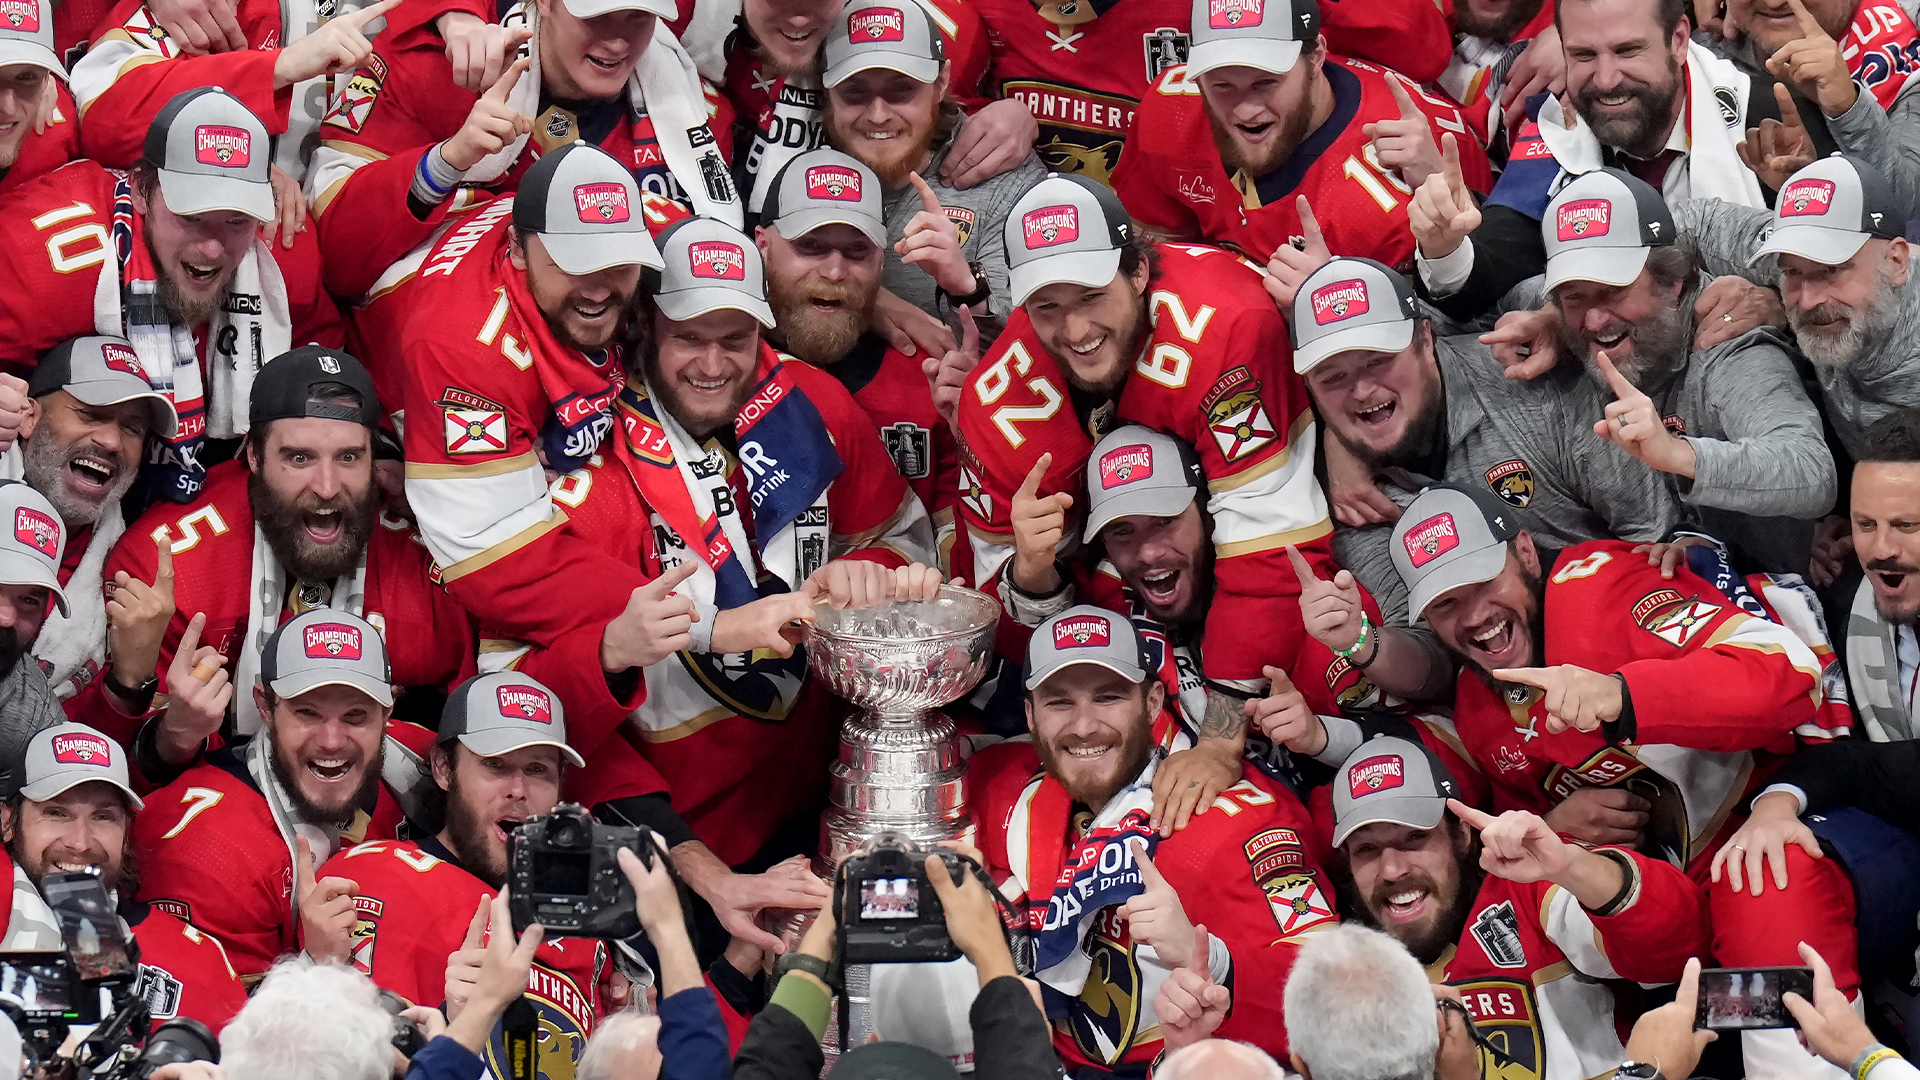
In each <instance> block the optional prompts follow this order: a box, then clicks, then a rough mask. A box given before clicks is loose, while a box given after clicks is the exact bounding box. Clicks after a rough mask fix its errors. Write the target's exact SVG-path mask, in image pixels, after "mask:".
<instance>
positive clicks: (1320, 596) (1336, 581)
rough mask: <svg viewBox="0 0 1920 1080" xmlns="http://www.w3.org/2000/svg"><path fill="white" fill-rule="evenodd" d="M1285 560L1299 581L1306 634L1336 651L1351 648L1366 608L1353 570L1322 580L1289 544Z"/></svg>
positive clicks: (1303, 557)
mask: <svg viewBox="0 0 1920 1080" xmlns="http://www.w3.org/2000/svg"><path fill="white" fill-rule="evenodd" d="M1287 561H1288V562H1291V563H1292V564H1293V574H1294V576H1295V577H1297V578H1299V579H1300V618H1301V621H1302V622H1304V623H1305V624H1306V628H1307V633H1309V634H1312V635H1313V640H1315V641H1317V642H1319V643H1320V644H1322V645H1325V646H1326V647H1327V648H1329V649H1332V650H1333V651H1335V652H1340V651H1342V650H1345V649H1351V648H1353V647H1354V644H1355V643H1356V642H1358V641H1359V640H1360V625H1361V621H1362V620H1363V619H1365V618H1366V615H1367V609H1366V605H1365V603H1363V601H1362V598H1361V593H1360V584H1359V583H1358V582H1356V581H1354V579H1353V573H1352V571H1349V570H1345V569H1341V570H1336V571H1334V574H1333V580H1331V581H1327V580H1323V579H1322V578H1321V577H1320V574H1319V573H1318V572H1317V571H1315V570H1314V568H1313V567H1312V565H1311V564H1309V563H1308V562H1307V560H1306V558H1305V556H1302V555H1301V554H1300V549H1299V548H1297V547H1294V546H1293V545H1292V544H1288V545H1287Z"/></svg>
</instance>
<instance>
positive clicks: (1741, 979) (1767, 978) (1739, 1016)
mask: <svg viewBox="0 0 1920 1080" xmlns="http://www.w3.org/2000/svg"><path fill="white" fill-rule="evenodd" d="M1789 990H1792V991H1794V992H1795V993H1797V994H1799V995H1800V996H1802V997H1807V998H1810V997H1811V995H1812V992H1813V977H1812V972H1810V971H1808V970H1807V969H1806V968H1730V969H1726V970H1719V971H1714V970H1708V971H1703V972H1701V973H1700V1008H1699V1015H1698V1017H1697V1018H1696V1025H1697V1026H1699V1027H1704V1028H1710V1029H1712V1030H1715V1031H1746V1030H1753V1029H1758V1028H1790V1027H1797V1026H1798V1025H1797V1024H1796V1023H1795V1022H1794V1019H1793V1014H1792V1013H1791V1012H1789V1011H1787V1006H1786V1003H1785V1002H1784V1001H1782V1000H1781V997H1780V995H1782V994H1784V993H1786V992H1787V991H1789Z"/></svg>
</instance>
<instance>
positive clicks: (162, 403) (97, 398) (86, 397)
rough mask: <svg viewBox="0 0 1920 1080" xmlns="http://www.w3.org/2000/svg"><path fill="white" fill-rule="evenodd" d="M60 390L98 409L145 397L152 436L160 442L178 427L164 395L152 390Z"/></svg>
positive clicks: (96, 385)
mask: <svg viewBox="0 0 1920 1080" xmlns="http://www.w3.org/2000/svg"><path fill="white" fill-rule="evenodd" d="M60 389H62V390H65V391H66V392H67V393H69V394H72V395H73V396H74V398H75V399H77V400H78V401H80V402H81V403H82V404H85V405H93V406H97V407H101V408H105V407H106V406H108V405H119V404H122V403H124V402H128V401H138V400H140V399H142V398H145V399H146V400H147V401H149V402H151V403H152V404H153V433H154V434H155V435H158V436H160V437H161V438H163V439H171V438H173V436H174V433H175V432H176V431H178V430H179V428H180V414H179V413H177V412H175V411H174V408H173V402H171V401H168V400H167V395H165V394H162V393H160V392H158V391H156V390H135V391H132V392H131V393H129V392H127V387H126V384H124V383H118V382H89V383H68V384H67V385H65V386H63V387H61V388H60Z"/></svg>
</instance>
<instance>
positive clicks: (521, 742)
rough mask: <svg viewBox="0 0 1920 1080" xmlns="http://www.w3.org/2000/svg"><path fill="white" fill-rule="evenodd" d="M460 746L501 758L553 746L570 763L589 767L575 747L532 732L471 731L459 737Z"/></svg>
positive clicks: (482, 755) (484, 754)
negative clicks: (515, 752) (531, 749)
mask: <svg viewBox="0 0 1920 1080" xmlns="http://www.w3.org/2000/svg"><path fill="white" fill-rule="evenodd" d="M458 738H459V739H460V745H462V746H464V747H466V748H467V749H469V750H471V751H473V752H474V753H476V754H479V755H480V756H481V757H500V756H502V755H504V754H511V753H513V752H514V751H515V750H525V749H526V748H527V747H529V746H551V747H554V748H555V749H557V750H559V751H560V753H561V754H562V755H564V756H565V757H566V759H567V760H568V761H571V762H573V763H574V765H575V766H577V767H579V768H582V769H584V768H586V767H587V759H585V758H583V757H581V756H580V754H579V752H578V751H576V750H574V748H573V747H571V746H568V745H567V744H566V743H565V742H563V741H561V740H559V739H543V738H541V737H540V736H538V735H536V734H534V733H532V732H530V731H509V730H504V729H503V730H499V731H469V732H465V733H463V734H461V735H460V736H458Z"/></svg>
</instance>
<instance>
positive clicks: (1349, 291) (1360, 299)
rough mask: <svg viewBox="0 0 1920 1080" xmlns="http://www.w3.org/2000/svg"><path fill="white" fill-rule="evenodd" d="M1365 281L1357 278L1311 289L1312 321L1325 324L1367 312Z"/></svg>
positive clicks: (1321, 324)
mask: <svg viewBox="0 0 1920 1080" xmlns="http://www.w3.org/2000/svg"><path fill="white" fill-rule="evenodd" d="M1367 307H1368V304H1367V283H1366V282H1364V281H1361V280H1360V279H1359V278H1354V279H1352V280H1350V281H1336V282H1334V283H1333V284H1331V285H1322V286H1320V287H1319V288H1317V289H1315V290H1313V321H1314V322H1315V323H1316V324H1318V325H1320V326H1325V325H1327V324H1328V323H1336V322H1340V321H1341V320H1343V319H1351V318H1354V317H1355V316H1359V315H1365V314H1366V313H1367Z"/></svg>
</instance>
